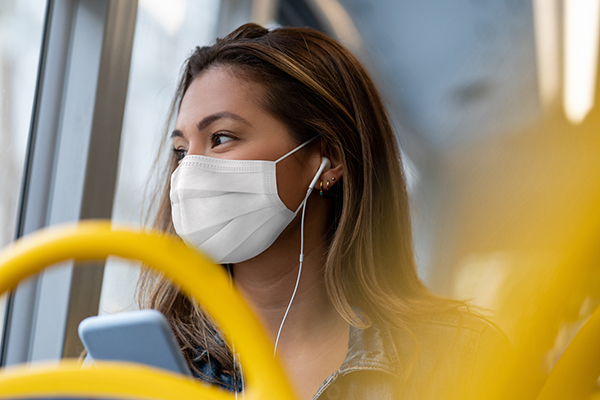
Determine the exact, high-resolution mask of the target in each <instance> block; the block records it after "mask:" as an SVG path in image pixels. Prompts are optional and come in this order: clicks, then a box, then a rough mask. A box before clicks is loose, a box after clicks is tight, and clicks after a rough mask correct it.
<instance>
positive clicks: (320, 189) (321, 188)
mask: <svg viewBox="0 0 600 400" xmlns="http://www.w3.org/2000/svg"><path fill="white" fill-rule="evenodd" d="M319 195H320V196H323V181H321V184H320V185H319Z"/></svg>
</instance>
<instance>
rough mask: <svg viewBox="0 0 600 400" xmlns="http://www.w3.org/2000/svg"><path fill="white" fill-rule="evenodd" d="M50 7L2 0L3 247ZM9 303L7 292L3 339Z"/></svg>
mask: <svg viewBox="0 0 600 400" xmlns="http://www.w3.org/2000/svg"><path fill="white" fill-rule="evenodd" d="M45 9H46V1H45V0H18V1H17V0H2V1H0V199H2V200H1V201H0V248H2V247H4V246H6V245H7V244H8V243H10V242H12V241H13V240H14V238H15V230H16V224H17V214H18V210H19V198H20V194H21V180H22V176H23V166H24V162H25V153H26V149H27V138H28V136H29V123H30V120H31V111H32V106H33V97H34V93H35V84H36V77H37V70H38V62H39V56H40V47H41V44H42V30H43V23H44V13H45ZM5 308H6V297H5V296H2V297H0V341H1V338H2V336H3V335H2V334H1V333H2V330H3V327H4V315H5ZM1 345H2V344H1V343H0V347H1Z"/></svg>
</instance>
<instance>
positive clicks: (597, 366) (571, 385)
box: [537, 307, 600, 400]
mask: <svg viewBox="0 0 600 400" xmlns="http://www.w3.org/2000/svg"><path fill="white" fill-rule="evenodd" d="M599 375H600V307H598V308H596V310H595V311H594V313H593V314H592V316H591V317H590V319H589V320H588V321H587V322H586V323H585V325H584V326H583V327H582V328H581V329H580V330H579V332H578V333H577V335H575V337H574V338H573V340H572V341H571V343H570V344H569V347H567V349H566V350H565V352H564V353H563V355H562V356H561V357H560V359H559V360H558V362H557V363H556V365H555V366H554V368H553V369H552V372H551V373H550V375H549V376H548V379H547V380H546V383H545V384H544V387H543V388H542V390H541V392H540V394H539V396H538V398H537V400H562V399H569V400H578V399H589V397H590V392H591V390H592V388H593V386H594V385H595V383H596V380H597V379H598V376H599Z"/></svg>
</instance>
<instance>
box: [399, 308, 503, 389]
mask: <svg viewBox="0 0 600 400" xmlns="http://www.w3.org/2000/svg"><path fill="white" fill-rule="evenodd" d="M392 337H393V341H394V345H395V346H396V349H397V351H398V355H399V357H400V359H401V360H404V362H405V365H406V364H409V365H411V373H410V375H411V376H409V377H408V379H409V380H410V381H411V382H412V383H413V384H414V386H415V387H418V388H419V390H423V391H426V392H427V393H428V394H430V395H431V397H435V396H434V393H437V392H440V393H443V392H447V391H448V389H451V391H453V392H454V393H457V397H458V398H465V397H469V395H467V394H468V393H469V394H473V393H475V392H476V391H477V390H478V387H479V385H480V384H482V383H483V382H484V381H485V380H486V379H489V371H490V370H493V369H494V368H495V367H497V366H498V364H499V362H500V356H501V355H503V354H505V353H506V351H507V350H508V349H509V348H510V344H509V341H508V339H507V337H506V335H505V334H504V333H503V332H502V331H501V329H499V328H498V327H497V326H496V325H494V324H493V323H491V322H490V321H489V320H487V319H486V318H484V317H481V316H479V315H476V314H473V313H470V312H452V313H444V314H438V315H435V316H431V317H427V318H424V319H422V320H420V321H418V322H415V323H413V324H412V325H411V326H410V327H409V328H408V329H406V330H400V329H395V330H393V331H392ZM430 392H431V393H430ZM428 397H429V396H424V395H423V396H422V398H428ZM446 398H447V397H446Z"/></svg>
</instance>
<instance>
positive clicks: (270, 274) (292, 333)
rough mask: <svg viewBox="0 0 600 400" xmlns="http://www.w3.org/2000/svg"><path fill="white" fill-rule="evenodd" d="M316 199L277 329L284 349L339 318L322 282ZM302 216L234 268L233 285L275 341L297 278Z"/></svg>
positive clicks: (322, 237)
mask: <svg viewBox="0 0 600 400" xmlns="http://www.w3.org/2000/svg"><path fill="white" fill-rule="evenodd" d="M311 200H313V201H311ZM314 200H315V199H309V201H308V206H307V207H308V208H307V211H306V218H305V227H304V230H305V238H304V252H305V256H304V262H303V266H302V275H301V277H300V282H299V285H298V290H297V293H296V296H295V297H294V301H293V303H292V306H291V308H290V311H289V314H288V316H287V318H286V320H285V325H284V327H283V330H282V333H281V338H280V348H282V349H283V347H285V344H286V343H288V344H289V343H291V342H295V341H303V340H305V338H307V337H314V332H315V330H317V331H322V330H323V329H328V326H329V325H331V322H332V321H338V320H339V319H341V318H340V317H339V315H338V313H337V311H336V310H335V308H334V307H333V305H332V304H331V301H330V300H329V297H328V296H327V292H326V288H325V284H324V279H323V267H324V265H325V258H326V251H327V247H328V246H327V239H326V229H327V228H328V227H327V224H326V223H323V221H324V219H323V218H317V216H318V215H322V213H321V212H319V211H320V210H319V209H318V208H317V209H315V208H316V207H318V206H319V202H318V201H314ZM317 200H319V199H317ZM321 203H322V202H321ZM300 214H301V212H299V213H298V216H297V217H296V218H295V219H294V221H292V223H291V224H290V225H289V226H288V227H287V228H286V230H285V231H284V232H283V233H282V234H281V235H280V236H279V238H278V239H277V240H276V241H275V243H273V245H272V246H271V247H269V249H268V250H266V251H265V252H263V253H262V254H260V255H259V256H257V257H254V258H253V259H251V260H248V261H245V262H243V263H238V264H235V265H234V266H233V276H234V280H235V283H236V286H237V287H238V289H240V291H241V292H242V294H243V295H244V297H245V298H246V300H247V301H248V302H249V303H250V305H251V307H252V308H253V309H254V311H255V312H256V314H257V315H258V316H259V318H260V319H261V320H262V322H263V324H264V325H265V328H266V330H267V332H268V334H270V335H271V337H272V338H273V340H275V338H276V336H277V332H278V330H279V327H280V325H281V321H282V319H283V316H284V314H285V311H286V309H287V307H288V304H289V302H290V299H291V296H292V293H293V291H294V287H295V284H296V279H297V277H298V268H299V255H300V223H301V221H300V219H301V218H300ZM325 222H326V221H325ZM278 352H279V350H278Z"/></svg>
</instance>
